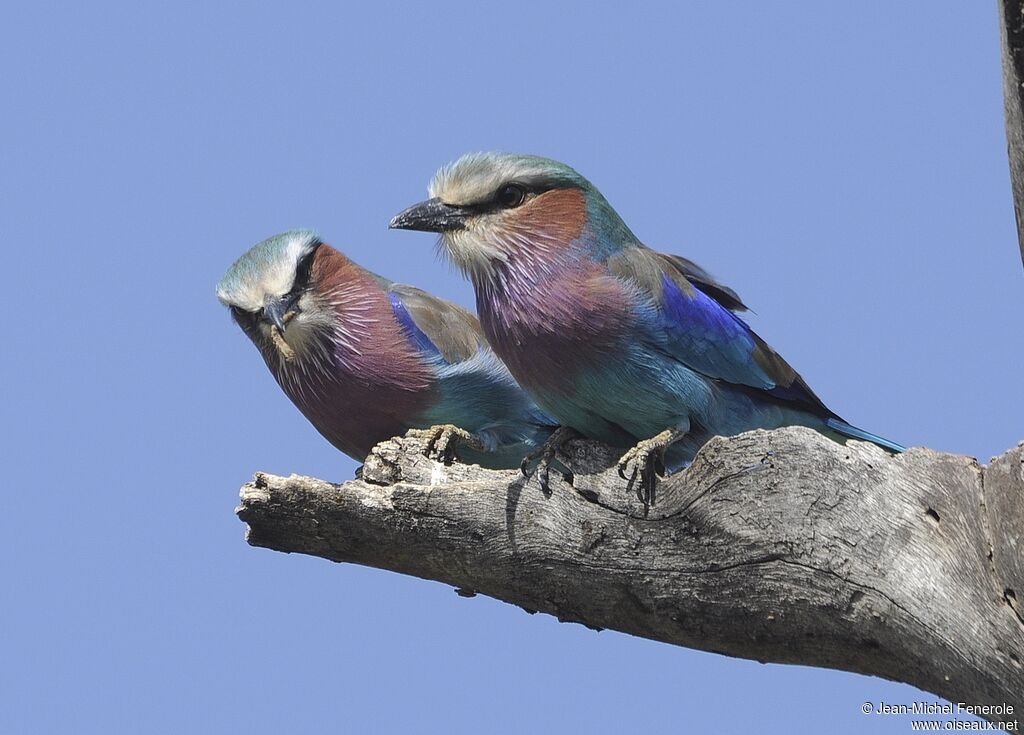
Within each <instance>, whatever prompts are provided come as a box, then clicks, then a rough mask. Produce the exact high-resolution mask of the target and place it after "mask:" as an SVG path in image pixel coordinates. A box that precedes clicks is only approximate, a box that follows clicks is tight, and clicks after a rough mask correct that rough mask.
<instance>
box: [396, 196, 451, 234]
mask: <svg viewBox="0 0 1024 735" xmlns="http://www.w3.org/2000/svg"><path fill="white" fill-rule="evenodd" d="M469 215H470V212H469V210H467V209H466V208H465V207H458V206H455V205H453V204H445V203H444V202H442V201H441V200H440V199H438V198H437V197H434V198H433V199H428V200H427V201H425V202H420V203H419V204H414V205H413V206H411V207H409V208H408V209H406V210H405V211H403V212H399V213H398V214H396V215H395V216H394V217H393V218H392V220H391V224H389V225H388V227H389V228H390V229H392V230H419V231H421V232H449V231H451V230H462V229H465V227H466V218H467V217H468V216H469Z"/></svg>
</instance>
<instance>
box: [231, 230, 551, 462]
mask: <svg viewBox="0 0 1024 735" xmlns="http://www.w3.org/2000/svg"><path fill="white" fill-rule="evenodd" d="M217 298H218V299H219V300H220V301H221V303H223V304H224V305H226V306H228V307H229V308H230V310H231V315H232V317H233V319H234V321H235V322H236V323H237V324H238V326H239V327H241V329H242V331H243V332H245V334H246V335H247V336H248V337H249V339H250V340H252V342H253V344H255V345H256V347H257V348H258V349H259V351H260V354H261V355H262V356H263V359H264V361H265V362H266V364H267V367H268V368H270V372H271V373H272V374H273V376H274V378H275V379H276V380H277V382H278V384H279V385H280V386H281V388H282V390H284V392H285V393H286V394H287V395H288V397H289V398H290V399H291V400H292V402H293V403H294V404H295V406H296V407H297V408H298V409H299V410H300V411H301V412H302V413H303V415H304V416H305V417H306V418H307V419H309V421H310V423H312V424H313V426H314V427H315V428H316V430H317V431H319V432H320V433H321V434H322V435H323V436H324V437H325V438H326V439H327V440H328V441H329V442H330V443H331V444H333V445H334V446H335V447H337V448H338V449H340V450H341V451H342V452H344V453H345V454H347V455H349V456H350V457H352V458H354V459H356V460H358V461H362V460H363V459H364V458H365V457H366V455H367V454H369V452H370V450H371V449H372V448H373V447H374V445H376V444H377V443H379V442H381V441H383V440H385V439H388V438H390V437H393V436H398V435H402V434H405V433H406V432H408V431H410V430H413V431H416V430H418V431H419V433H420V434H421V435H422V436H423V437H424V438H426V439H427V450H428V453H430V454H431V455H432V456H433V457H435V458H437V459H443V460H445V461H450V460H451V459H453V458H458V459H461V460H463V461H466V462H473V463H476V464H480V465H482V466H484V467H489V468H512V467H517V466H519V464H520V462H521V461H522V459H523V457H524V456H525V455H526V454H527V453H528V452H530V451H531V450H533V449H535V448H536V447H538V446H540V445H543V444H544V442H545V440H546V439H547V438H548V437H549V436H550V434H551V433H552V431H553V430H554V428H555V422H554V421H553V419H551V418H549V417H548V416H546V415H545V414H544V413H543V412H542V411H541V410H540V409H539V408H537V406H536V405H535V404H534V402H533V401H532V400H531V399H530V398H529V397H528V396H527V394H526V393H524V392H523V390H522V389H521V388H520V387H519V386H518V384H517V383H516V381H515V379H514V378H513V377H512V375H511V374H510V373H509V371H508V369H507V368H506V367H505V365H504V364H502V362H501V360H500V359H498V357H497V356H496V355H495V354H494V352H493V351H492V350H491V349H490V347H489V346H488V344H487V342H486V340H485V339H484V337H483V334H482V333H481V330H480V324H479V322H478V321H477V319H476V317H474V316H473V315H472V314H471V313H470V312H468V311H466V310H465V309H463V308H461V307H459V306H457V305H455V304H452V303H449V302H447V301H444V300H443V299H440V298H437V297H436V296H432V295H431V294H429V293H427V292H425V291H421V290H420V289H418V288H414V287H413V286H407V285H403V284H399V283H393V282H391V281H389V280H387V279H385V278H381V277H380V276H378V275H375V274H373V273H371V272H370V271H368V270H365V269H364V268H361V267H360V266H358V265H356V263H354V262H353V261H352V260H350V259H349V258H347V257H346V256H345V255H343V254H342V253H341V252H339V251H338V250H336V249H334V248H333V247H331V246H330V245H328V244H326V243H324V242H322V241H321V240H320V238H319V237H317V235H316V234H315V233H313V232H312V231H309V230H293V231H290V232H285V233H284V234H281V235H277V236H275V237H271V238H269V239H267V240H264V241H263V242H261V243H259V244H257V245H255V246H254V247H252V248H251V249H250V250H249V251H248V252H246V253H245V254H244V255H242V256H241V257H240V258H239V259H238V260H237V261H236V262H235V263H234V265H232V266H231V267H230V268H229V269H228V271H227V273H226V274H225V275H224V277H223V278H222V279H221V281H220V283H219V284H218V286H217Z"/></svg>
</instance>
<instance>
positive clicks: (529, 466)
mask: <svg viewBox="0 0 1024 735" xmlns="http://www.w3.org/2000/svg"><path fill="white" fill-rule="evenodd" d="M579 438H580V433H579V432H578V431H576V429H573V428H570V427H568V426H559V427H558V428H557V429H555V431H554V432H553V433H552V434H551V436H549V437H548V440H547V441H546V442H544V443H543V444H542V445H541V446H539V447H538V448H537V449H535V450H533V451H532V452H530V453H529V454H527V455H526V456H525V457H523V461H522V463H521V464H520V465H519V470H520V471H521V472H522V473H523V475H525V476H526V477H529V476H530V475H532V474H534V473H536V475H537V479H538V480H540V487H541V489H542V490H544V492H547V491H548V476H549V474H550V472H551V463H552V462H554V461H555V456H556V455H557V454H558V453H559V452H560V451H561V449H562V447H563V446H565V444H566V442H570V441H572V440H573V439H579Z"/></svg>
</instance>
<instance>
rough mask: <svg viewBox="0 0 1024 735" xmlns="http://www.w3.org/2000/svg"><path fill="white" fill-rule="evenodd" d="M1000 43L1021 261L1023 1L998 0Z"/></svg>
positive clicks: (1023, 212)
mask: <svg viewBox="0 0 1024 735" xmlns="http://www.w3.org/2000/svg"><path fill="white" fill-rule="evenodd" d="M997 2H998V3H999V33H1000V37H1001V40H1002V48H1003V52H1002V59H1003V100H1004V105H1005V110H1006V142H1007V147H1008V149H1009V150H1008V152H1009V155H1010V179H1011V181H1012V183H1013V206H1014V211H1015V212H1016V214H1017V241H1018V243H1019V244H1020V254H1021V258H1022V259H1024V0H997Z"/></svg>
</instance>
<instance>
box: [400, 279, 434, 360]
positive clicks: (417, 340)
mask: <svg viewBox="0 0 1024 735" xmlns="http://www.w3.org/2000/svg"><path fill="white" fill-rule="evenodd" d="M388 299H390V301H391V310H392V311H394V313H395V318H396V319H398V323H399V324H401V325H402V328H403V329H405V331H406V332H407V333H408V334H409V339H410V341H411V342H412V343H413V344H414V345H416V348H417V349H418V350H419V351H420V352H422V353H424V354H425V355H429V356H430V357H436V358H437V359H439V360H444V357H442V355H441V350H439V349H438V348H437V345H435V344H434V343H433V342H432V341H431V339H430V337H428V336H427V335H426V333H425V332H424V331H423V330H422V329H420V328H419V325H417V324H416V320H415V319H413V318H412V314H410V313H409V310H408V309H407V308H405V304H403V303H402V299H401V297H399V295H398V294H396V293H394V292H393V291H392V292H390V293H388ZM445 362H447V361H446V360H445Z"/></svg>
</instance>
